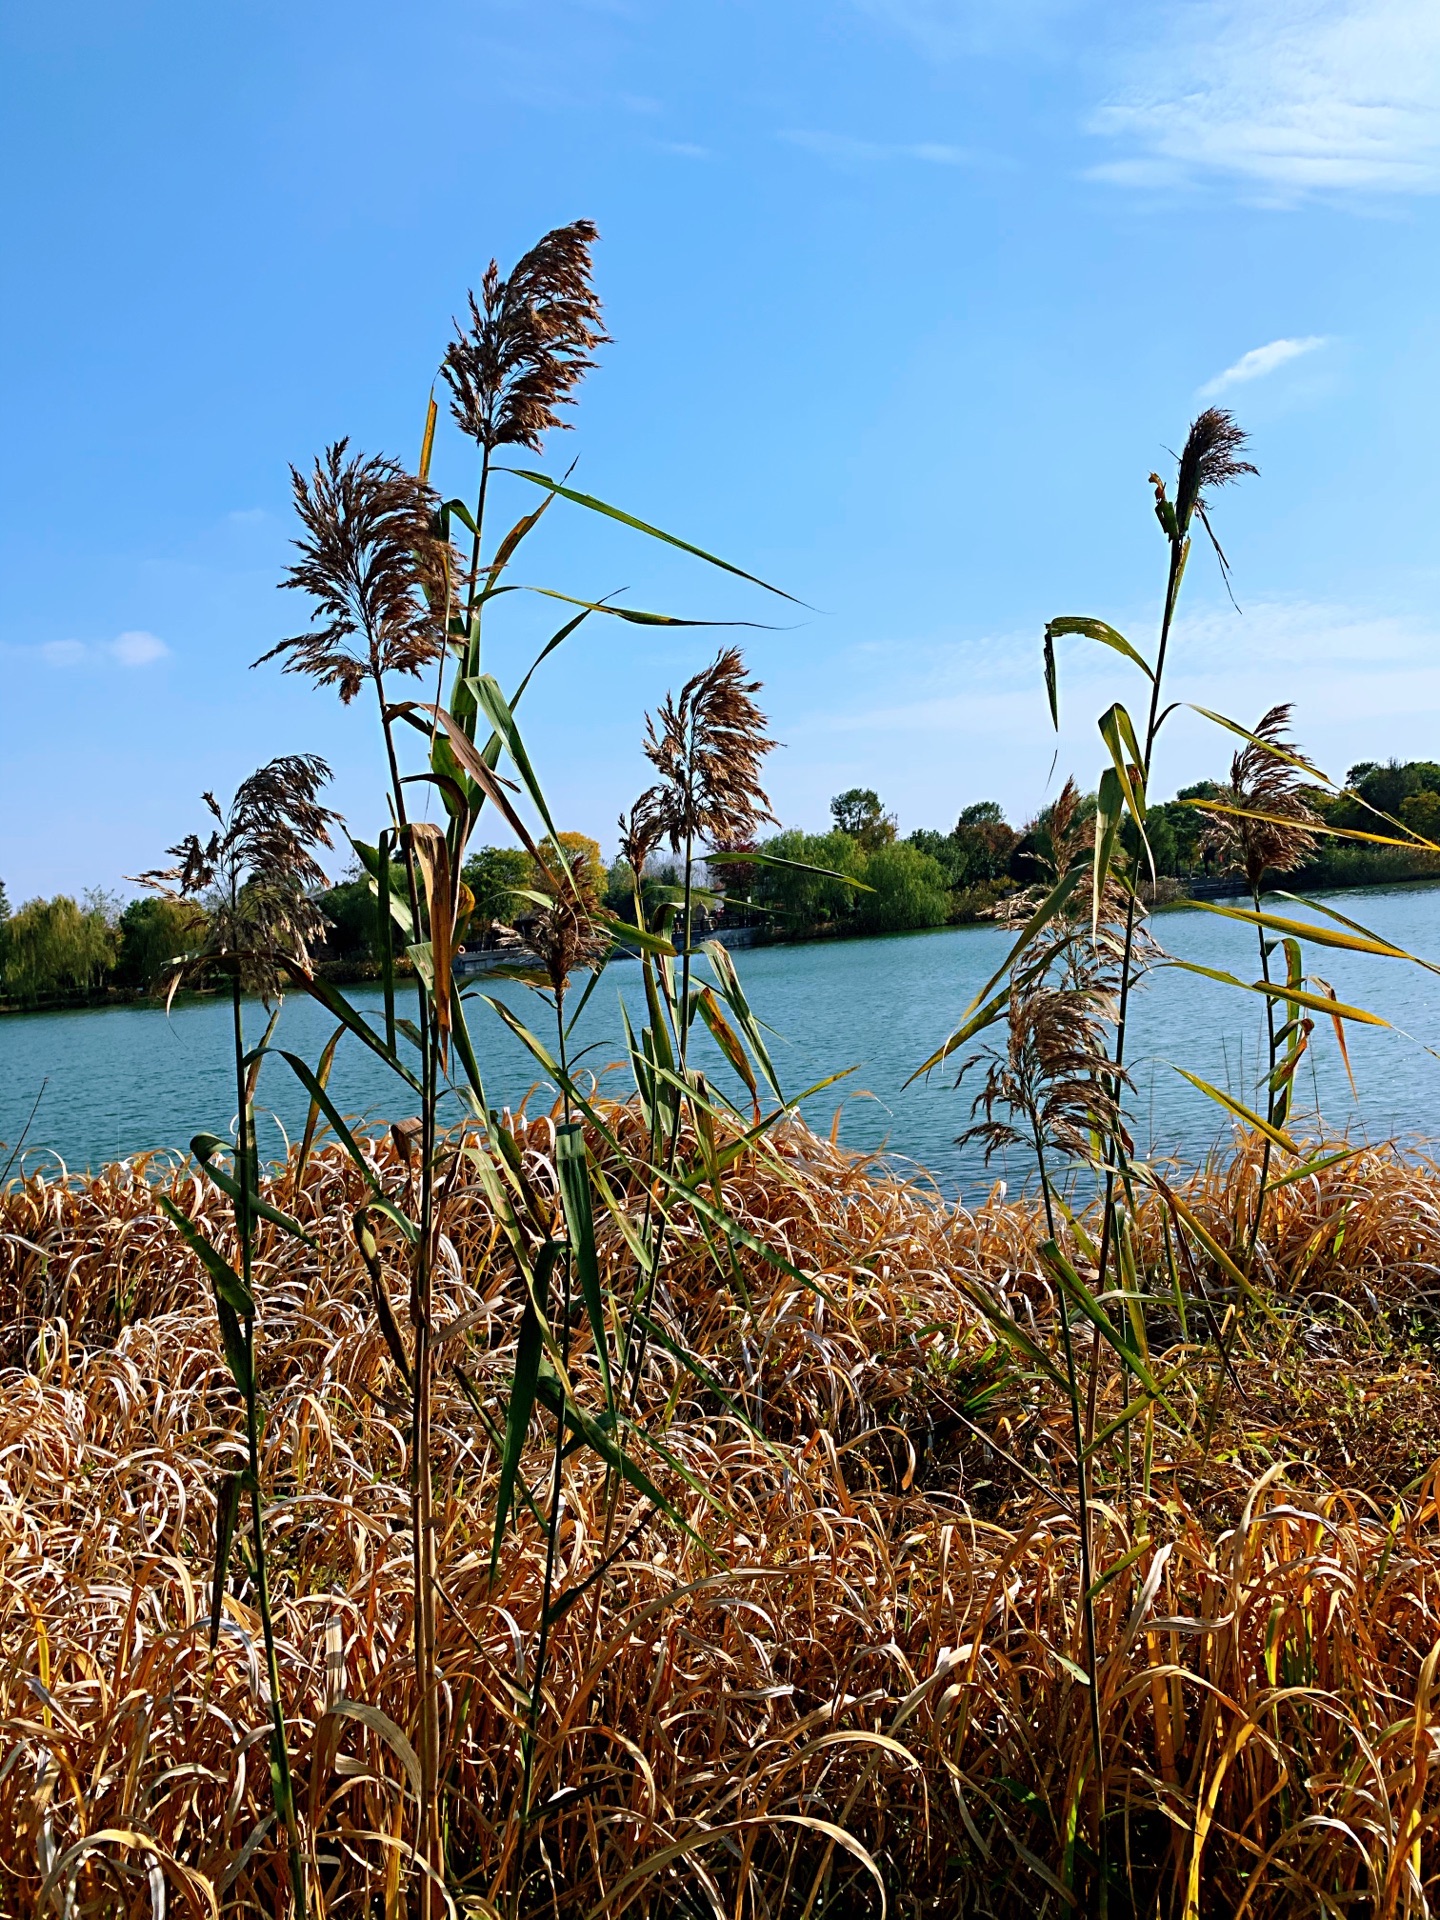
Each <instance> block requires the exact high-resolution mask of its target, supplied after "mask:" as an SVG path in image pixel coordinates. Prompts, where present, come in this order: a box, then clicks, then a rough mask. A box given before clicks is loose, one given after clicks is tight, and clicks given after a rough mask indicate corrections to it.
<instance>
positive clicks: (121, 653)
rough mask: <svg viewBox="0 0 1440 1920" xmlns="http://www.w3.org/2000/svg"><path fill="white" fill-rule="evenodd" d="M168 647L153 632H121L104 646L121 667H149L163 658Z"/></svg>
mask: <svg viewBox="0 0 1440 1920" xmlns="http://www.w3.org/2000/svg"><path fill="white" fill-rule="evenodd" d="M169 651H170V649H169V648H168V647H167V646H166V644H165V642H164V641H163V640H161V639H158V638H157V637H156V635H155V634H153V633H144V632H134V633H122V634H121V635H120V636H119V638H118V639H115V640H112V641H111V642H110V645H109V646H108V647H107V648H106V652H107V653H109V655H110V656H111V658H112V659H114V660H118V661H119V662H120V665H121V666H122V667H149V666H153V665H154V663H155V662H156V661H157V660H163V659H164V658H165V656H166V655H167V654H168V653H169Z"/></svg>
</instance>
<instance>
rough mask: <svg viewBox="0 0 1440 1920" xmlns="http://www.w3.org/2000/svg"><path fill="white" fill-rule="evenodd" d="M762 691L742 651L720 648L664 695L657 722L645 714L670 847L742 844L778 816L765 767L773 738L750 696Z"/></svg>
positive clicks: (657, 802)
mask: <svg viewBox="0 0 1440 1920" xmlns="http://www.w3.org/2000/svg"><path fill="white" fill-rule="evenodd" d="M759 690H760V682H759V681H758V680H747V679H746V677H745V659H744V656H743V655H742V653H741V652H740V649H739V648H738V647H722V648H721V650H720V652H719V653H718V654H717V655H716V657H715V659H714V660H713V661H712V662H711V663H710V665H709V666H708V667H706V668H704V669H703V670H702V671H701V672H700V673H697V674H695V675H693V676H692V677H691V678H690V679H689V680H687V681H686V682H685V684H684V686H683V687H682V688H681V689H680V697H679V698H678V699H676V698H674V697H673V696H672V695H670V694H667V695H666V696H665V699H664V700H663V701H662V703H661V706H660V710H659V716H658V725H657V722H656V717H655V716H653V715H649V714H647V715H646V718H645V757H646V759H647V760H649V761H650V763H651V764H652V766H654V767H655V769H656V771H657V772H658V773H659V775H660V781H659V785H658V786H657V787H656V788H654V789H652V792H653V794H654V796H655V797H654V803H653V804H654V807H655V813H656V818H657V820H658V823H659V828H660V833H661V835H662V836H663V837H664V838H665V839H668V840H669V842H670V850H671V852H672V853H679V852H681V851H682V850H683V849H684V848H685V847H686V846H690V847H692V848H693V846H694V845H695V843H696V842H697V841H701V840H705V841H708V842H709V843H710V845H711V846H713V847H716V848H725V847H735V846H743V845H745V844H747V843H748V842H749V841H751V840H753V838H754V836H755V832H756V829H757V828H758V827H760V826H761V825H762V824H763V823H764V822H765V821H767V820H769V821H773V820H774V818H775V816H774V814H773V813H771V811H770V801H769V798H768V797H767V795H766V793H765V790H764V788H763V787H762V786H761V785H760V769H761V766H762V763H763V762H764V759H765V756H766V754H767V753H769V752H771V751H772V750H773V748H774V746H775V742H774V741H773V740H772V739H771V738H770V736H769V734H768V733H767V732H766V725H767V722H766V719H765V715H764V714H763V713H762V712H761V711H760V708H759V707H758V706H757V705H756V704H755V701H754V699H753V698H752V697H751V696H752V695H754V694H756V693H758V692H759ZM647 799H648V796H647Z"/></svg>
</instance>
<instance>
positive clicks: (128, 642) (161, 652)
mask: <svg viewBox="0 0 1440 1920" xmlns="http://www.w3.org/2000/svg"><path fill="white" fill-rule="evenodd" d="M35 651H36V652H37V653H38V654H39V655H40V658H41V659H42V660H43V661H44V662H45V664H46V666H47V667H78V666H82V665H83V664H84V663H85V662H86V661H87V660H97V661H98V660H113V661H114V662H115V663H116V665H117V666H121V667H150V666H153V665H154V664H155V662H156V661H157V660H165V659H168V658H169V654H170V649H169V648H168V647H167V646H166V644H165V642H164V641H163V640H161V639H160V638H159V637H158V635H156V634H153V633H145V632H143V631H141V630H139V629H135V630H133V631H131V632H128V633H121V634H117V635H116V637H115V639H113V640H107V641H105V642H104V643H103V644H100V645H97V646H93V647H91V646H87V645H86V644H85V642H84V641H83V640H44V641H42V642H41V643H40V645H39V646H38V647H37V648H36V649H35Z"/></svg>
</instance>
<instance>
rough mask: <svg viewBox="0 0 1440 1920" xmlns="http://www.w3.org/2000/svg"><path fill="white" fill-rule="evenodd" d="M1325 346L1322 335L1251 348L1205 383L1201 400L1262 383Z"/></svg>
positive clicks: (1315, 334)
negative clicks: (1245, 384) (1257, 381)
mask: <svg viewBox="0 0 1440 1920" xmlns="http://www.w3.org/2000/svg"><path fill="white" fill-rule="evenodd" d="M1328 344H1329V342H1328V341H1327V340H1326V338H1325V335H1324V334H1323V333H1307V334H1306V335H1305V336H1304V338H1303V339H1298V340H1271V341H1270V342H1269V344H1268V345H1266V346H1263V347H1251V349H1250V351H1249V352H1248V353H1242V354H1241V356H1240V358H1239V359H1238V360H1237V361H1236V362H1235V364H1234V366H1233V367H1226V369H1225V371H1224V372H1223V373H1217V374H1216V376H1215V378H1214V379H1213V380H1207V381H1206V382H1205V385H1204V386H1203V387H1201V389H1200V393H1201V397H1202V398H1204V399H1213V398H1214V397H1215V395H1216V394H1220V393H1224V392H1225V391H1226V389H1227V388H1228V387H1238V386H1242V385H1243V384H1244V383H1245V381H1247V380H1263V379H1264V377H1265V375H1266V374H1267V373H1274V372H1275V370H1276V368H1277V367H1283V366H1285V365H1286V364H1287V363H1288V362H1289V361H1291V360H1298V359H1300V358H1301V356H1302V355H1304V354H1307V353H1314V352H1315V351H1316V350H1317V349H1318V348H1320V347H1323V346H1327V345H1328Z"/></svg>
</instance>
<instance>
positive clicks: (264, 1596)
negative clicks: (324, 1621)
mask: <svg viewBox="0 0 1440 1920" xmlns="http://www.w3.org/2000/svg"><path fill="white" fill-rule="evenodd" d="M234 896H235V888H234V885H233V883H232V887H231V907H232V910H233V908H234V906H235V904H236V903H235V897H234ZM230 1009H231V1017H232V1028H233V1035H234V1043H235V1099H236V1121H235V1131H236V1142H235V1172H236V1175H237V1182H238V1186H239V1189H240V1192H239V1198H238V1200H237V1201H236V1205H235V1227H236V1232H237V1234H238V1236H239V1240H240V1269H241V1277H242V1279H243V1280H244V1283H245V1291H246V1293H247V1295H249V1296H250V1298H251V1299H252V1300H253V1298H254V1284H255V1247H254V1240H255V1215H254V1209H253V1208H252V1206H251V1195H252V1193H253V1191H254V1184H255V1181H256V1179H257V1176H258V1166H257V1161H258V1153H257V1149H256V1141H255V1121H254V1115H253V1113H252V1111H251V1103H250V1094H249V1087H248V1084H247V1079H246V1072H245V1021H244V1016H243V1014H242V1012H241V1007H240V961H239V957H238V955H237V956H233V957H232V964H231V972H230ZM241 1325H242V1326H243V1328H244V1333H245V1353H246V1362H247V1369H246V1370H247V1376H248V1377H247V1381H246V1387H245V1445H246V1478H247V1479H248V1481H249V1483H250V1534H251V1541H252V1551H253V1553H254V1557H255V1593H256V1601H257V1605H258V1609H259V1613H260V1630H261V1634H262V1636H263V1638H264V1642H265V1678H266V1684H267V1686H268V1688H269V1692H270V1790H271V1796H272V1798H273V1800H274V1803H275V1811H276V1813H277V1814H278V1815H279V1816H280V1821H281V1824H282V1825H283V1826H284V1828H285V1841H286V1848H287V1851H288V1855H289V1865H290V1889H291V1892H292V1893H293V1894H294V1897H295V1911H296V1914H297V1916H298V1920H305V1913H306V1900H305V1867H304V1862H303V1860H302V1859H301V1854H300V1827H299V1822H298V1821H297V1819H296V1816H295V1790H294V1784H293V1782H292V1780H291V1777H290V1753H289V1748H288V1745H287V1742H286V1735H285V1710H284V1706H283V1704H282V1701H281V1698H280V1663H279V1660H278V1659H277V1657H276V1653H275V1620H274V1615H273V1612H272V1610H271V1605H270V1571H269V1562H268V1560H267V1558H266V1553H265V1507H264V1499H263V1496H262V1494H261V1491H260V1408H259V1402H258V1399H257V1395H256V1388H255V1314H254V1310H253V1308H252V1309H251V1311H250V1312H248V1313H247V1314H246V1315H245V1316H244V1319H243V1320H242V1322H241Z"/></svg>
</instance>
